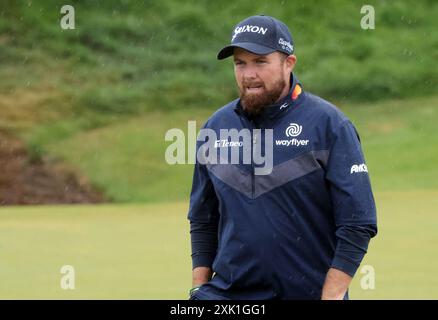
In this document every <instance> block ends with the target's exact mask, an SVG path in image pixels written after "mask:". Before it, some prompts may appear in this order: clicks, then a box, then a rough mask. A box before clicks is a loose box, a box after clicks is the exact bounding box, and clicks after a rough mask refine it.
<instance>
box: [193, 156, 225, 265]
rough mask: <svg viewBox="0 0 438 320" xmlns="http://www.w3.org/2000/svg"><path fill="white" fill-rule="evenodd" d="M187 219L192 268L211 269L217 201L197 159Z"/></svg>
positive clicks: (215, 241)
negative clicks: (188, 221)
mask: <svg viewBox="0 0 438 320" xmlns="http://www.w3.org/2000/svg"><path fill="white" fill-rule="evenodd" d="M198 149H199V148H197V150H198ZM196 158H197V157H196ZM188 219H189V220H190V236H191V246H192V267H193V268H196V267H200V266H204V267H210V268H211V267H212V265H213V260H214V258H215V257H216V251H217V246H218V234H217V233H218V223H219V211H218V200H217V197H216V193H215V190H214V187H213V183H212V181H211V179H210V176H209V173H208V171H207V168H206V165H205V164H201V163H199V161H198V159H196V163H195V168H194V174H193V183H192V191H191V194H190V208H189V213H188Z"/></svg>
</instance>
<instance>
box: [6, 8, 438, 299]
mask: <svg viewBox="0 0 438 320" xmlns="http://www.w3.org/2000/svg"><path fill="white" fill-rule="evenodd" d="M66 4H68V5H71V6H73V8H74V22H75V28H74V29H63V28H61V25H60V22H61V19H62V17H63V16H65V14H63V13H61V8H62V6H63V5H66ZM365 4H368V5H371V6H373V8H374V10H375V29H368V30H364V29H362V28H361V24H360V23H361V20H362V18H363V16H364V14H361V8H362V6H363V5H365ZM254 14H267V15H272V16H274V17H276V18H278V19H280V20H282V21H284V22H285V23H286V24H287V25H288V26H289V28H290V30H291V33H292V36H293V38H294V42H295V54H296V56H297V58H298V62H297V65H296V69H295V75H296V76H297V77H298V79H299V80H300V81H301V83H302V84H303V87H304V89H305V90H307V91H310V92H312V93H314V94H317V95H319V96H321V97H323V98H325V99H327V100H329V101H331V102H332V103H334V104H336V105H337V106H338V107H339V108H340V109H341V110H342V111H343V112H344V113H345V114H346V115H347V116H348V117H349V118H350V119H351V120H352V121H353V123H354V124H355V125H356V127H357V129H358V131H359V134H360V136H361V140H362V145H363V148H364V151H365V156H366V159H367V164H368V168H369V171H370V177H371V181H372V185H373V189H374V192H375V197H376V204H377V209H378V223H379V234H378V235H377V237H376V238H375V239H373V240H372V241H371V244H370V247H369V253H368V254H367V256H366V258H365V260H364V261H363V264H362V265H363V266H367V265H369V266H372V267H373V270H374V271H375V287H374V289H370V288H368V289H364V286H363V279H364V278H363V277H365V276H367V274H366V273H365V272H364V273H361V270H362V269H359V270H358V273H357V275H356V277H355V279H354V281H353V285H352V287H351V292H350V297H351V298H352V299H438V277H436V276H435V275H436V274H437V273H438V252H437V248H438V232H437V231H438V215H437V214H438V212H437V211H438V169H437V167H436V164H437V160H438V148H437V142H438V131H437V130H436V122H437V121H438V92H437V84H438V69H437V67H436V65H437V62H438V34H437V31H436V30H438V21H437V17H438V4H437V2H436V1H433V0H429V1H428V0H418V1H415V4H414V3H413V2H411V1H383V0H379V1H371V0H370V1H367V2H366V3H361V2H356V1H347V0H345V1H340V0H339V1H325V2H322V1H316V0H314V1H292V0H290V1H262V0H251V1H194V0H193V1H177V0H160V1H158V0H151V1H128V0H123V1H111V0H107V1H103V0H102V1H98V0H95V1H91V0H90V1H69V2H64V1H53V0H46V1H43V0H40V1H13V0H2V1H1V2H0V260H1V261H2V263H1V264H0V298H2V299H13V298H18V299H42V298H49V299H78V298H82V299H89V298H93V299H94V298H95V299H186V298H187V292H188V289H190V287H191V259H190V253H191V252H190V242H189V224H188V221H187V219H186V217H187V209H188V197H189V194H190V188H191V179H192V173H193V166H192V165H173V166H172V165H169V164H167V163H166V161H165V158H164V154H165V150H166V148H167V147H168V146H169V144H170V142H166V141H165V140H164V135H165V133H166V132H167V131H168V130H169V129H171V128H180V129H182V130H183V131H185V132H187V121H189V120H196V121H197V125H198V129H199V128H200V127H201V126H202V124H203V122H204V121H205V120H206V119H207V118H208V117H209V116H210V115H211V114H212V113H213V112H214V111H215V110H216V109H217V108H219V107H221V106H222V105H224V104H226V103H227V102H229V101H230V100H233V99H235V98H236V97H237V95H238V93H237V90H236V88H235V82H234V75H233V67H232V62H231V61H218V60H216V54H217V52H218V50H219V49H220V48H221V47H222V46H223V45H224V44H227V43H229V41H230V35H231V31H232V29H233V27H234V25H235V24H236V23H237V22H239V21H240V20H242V19H244V18H246V17H248V16H250V15H254ZM64 265H71V266H73V267H74V275H75V288H74V290H65V289H63V288H62V286H60V282H61V281H62V279H63V278H62V277H63V273H61V271H60V270H61V268H62V266H64ZM363 270H368V269H363ZM363 270H362V271H363ZM361 280H362V285H361Z"/></svg>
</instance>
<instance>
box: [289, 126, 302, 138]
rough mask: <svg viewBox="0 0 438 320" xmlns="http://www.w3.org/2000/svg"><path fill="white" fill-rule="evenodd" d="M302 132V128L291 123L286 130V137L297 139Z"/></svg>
mask: <svg viewBox="0 0 438 320" xmlns="http://www.w3.org/2000/svg"><path fill="white" fill-rule="evenodd" d="M302 130H303V127H302V126H300V125H298V124H296V123H291V124H290V126H289V127H287V129H286V136H287V137H297V136H299V135H300V133H301V131H302Z"/></svg>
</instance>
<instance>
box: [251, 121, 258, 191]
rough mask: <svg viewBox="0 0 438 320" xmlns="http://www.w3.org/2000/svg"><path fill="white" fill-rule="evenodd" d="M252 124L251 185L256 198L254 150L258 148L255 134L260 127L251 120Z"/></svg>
mask: <svg viewBox="0 0 438 320" xmlns="http://www.w3.org/2000/svg"><path fill="white" fill-rule="evenodd" d="M251 124H252V128H251V142H252V145H251V169H252V170H251V187H252V193H251V195H252V196H251V198H252V199H254V197H255V166H254V150H255V148H256V144H257V135H254V129H258V128H259V127H258V125H257V124H256V123H255V122H253V121H251Z"/></svg>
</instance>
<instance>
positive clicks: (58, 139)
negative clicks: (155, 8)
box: [28, 97, 438, 202]
mask: <svg viewBox="0 0 438 320" xmlns="http://www.w3.org/2000/svg"><path fill="white" fill-rule="evenodd" d="M437 104H438V98H437V97H428V98H421V99H419V98H412V99H407V100H391V101H387V102H381V103H370V104H347V103H345V102H341V104H340V106H341V109H342V110H343V112H344V113H346V114H347V116H348V117H349V118H351V119H352V121H353V122H354V124H355V125H356V126H357V128H358V131H359V133H360V136H361V139H362V145H363V148H364V152H365V156H366V159H367V163H368V167H369V171H370V176H371V180H372V184H373V188H374V189H375V190H376V191H394V190H417V189H425V190H427V189H429V190H436V189H438V170H436V167H435V162H436V161H435V160H436V159H438V149H437V148H432V147H431V146H433V145H435V144H436V141H438V131H436V129H435V128H436V121H437V120H438V108H436V106H437ZM213 112H214V109H207V110H206V109H202V110H193V109H186V110H181V111H173V112H160V111H155V112H150V113H148V114H145V115H143V116H141V117H136V118H120V119H119V120H120V121H118V122H117V123H114V124H112V125H107V126H104V127H100V128H99V127H98V128H95V129H89V130H86V131H83V132H81V133H79V134H74V135H69V134H68V132H69V130H73V129H71V127H74V126H75V125H77V124H75V123H73V122H69V121H66V122H57V123H54V124H52V125H48V126H42V127H40V129H39V131H34V132H32V135H31V136H30V137H29V138H28V140H30V141H36V142H35V143H36V145H37V146H38V145H43V146H44V148H45V149H46V152H49V154H50V155H51V156H52V157H55V158H60V159H64V160H65V161H67V162H68V163H71V164H73V165H74V166H76V167H77V168H79V169H80V170H81V171H82V172H83V173H84V174H85V175H87V176H88V177H90V179H91V181H92V182H93V183H95V184H96V185H98V186H99V187H100V188H102V189H104V190H106V193H107V195H108V196H109V197H110V198H111V199H113V200H114V201H116V202H143V201H147V202H151V201H175V200H185V199H187V197H188V195H189V193H190V188H191V180H192V174H193V166H192V165H188V164H186V165H169V164H167V163H166V162H165V158H164V155H165V151H166V148H167V147H168V146H169V145H170V144H171V142H166V141H165V140H164V136H165V133H166V131H167V130H169V129H171V128H180V129H181V130H183V131H184V132H185V133H186V134H187V121H188V120H195V121H196V122H197V129H199V128H200V127H201V126H202V125H203V123H204V121H205V120H206V119H207V118H208V117H209V116H210V115H211V114H212V113H213ZM64 131H66V132H67V134H65V133H64ZM62 137H63V138H62ZM38 141H43V142H44V143H42V144H38ZM84 142H85V143H84Z"/></svg>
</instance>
